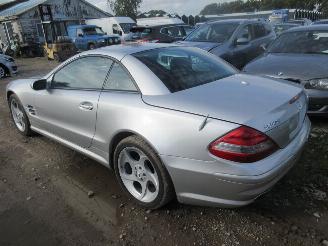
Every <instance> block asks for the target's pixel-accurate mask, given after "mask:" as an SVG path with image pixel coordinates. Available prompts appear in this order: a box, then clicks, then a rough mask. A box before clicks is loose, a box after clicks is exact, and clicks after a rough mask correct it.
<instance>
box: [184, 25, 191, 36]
mask: <svg viewBox="0 0 328 246" xmlns="http://www.w3.org/2000/svg"><path fill="white" fill-rule="evenodd" d="M182 27H183V29H184V31H185V32H186V35H189V34H190V33H191V32H192V31H193V30H194V27H192V26H182Z"/></svg>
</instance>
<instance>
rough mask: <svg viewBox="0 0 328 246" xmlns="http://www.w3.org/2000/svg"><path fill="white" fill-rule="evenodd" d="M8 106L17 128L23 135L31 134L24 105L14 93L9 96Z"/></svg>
mask: <svg viewBox="0 0 328 246" xmlns="http://www.w3.org/2000/svg"><path fill="white" fill-rule="evenodd" d="M9 106H10V107H9V108H10V114H11V117H12V119H13V121H14V123H15V126H16V128H17V130H18V131H19V132H20V133H21V134H22V135H24V136H31V135H32V130H31V128H30V127H31V124H30V121H29V120H28V117H27V115H26V113H25V110H24V107H23V106H22V104H21V103H20V101H19V99H18V97H17V96H16V95H14V94H13V95H11V96H10V98H9Z"/></svg>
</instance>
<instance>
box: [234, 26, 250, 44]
mask: <svg viewBox="0 0 328 246" xmlns="http://www.w3.org/2000/svg"><path fill="white" fill-rule="evenodd" d="M240 38H246V39H247V40H248V41H251V40H252V29H251V25H246V26H243V27H242V29H241V30H240V32H239V34H238V36H237V39H240Z"/></svg>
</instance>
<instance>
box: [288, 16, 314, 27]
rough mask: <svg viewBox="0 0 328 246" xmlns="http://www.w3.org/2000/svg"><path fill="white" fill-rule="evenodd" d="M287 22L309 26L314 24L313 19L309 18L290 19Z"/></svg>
mask: <svg viewBox="0 0 328 246" xmlns="http://www.w3.org/2000/svg"><path fill="white" fill-rule="evenodd" d="M287 23H290V24H298V25H300V26H309V25H311V24H312V21H311V20H309V19H307V18H301V19H294V20H289V21H288V22H287Z"/></svg>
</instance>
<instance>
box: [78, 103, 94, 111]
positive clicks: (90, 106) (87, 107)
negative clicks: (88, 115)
mask: <svg viewBox="0 0 328 246" xmlns="http://www.w3.org/2000/svg"><path fill="white" fill-rule="evenodd" d="M79 108H80V109H82V110H93V104H92V103H91V102H81V103H80V106H79Z"/></svg>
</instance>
